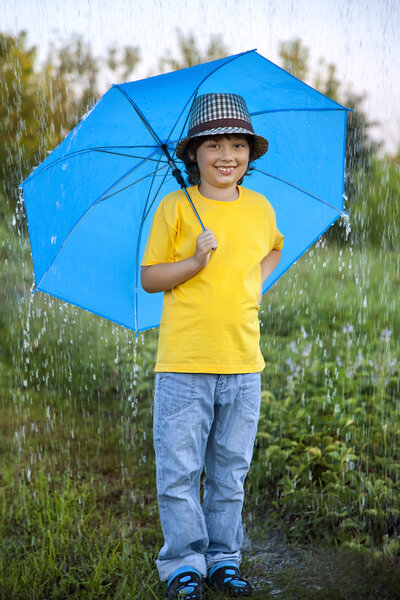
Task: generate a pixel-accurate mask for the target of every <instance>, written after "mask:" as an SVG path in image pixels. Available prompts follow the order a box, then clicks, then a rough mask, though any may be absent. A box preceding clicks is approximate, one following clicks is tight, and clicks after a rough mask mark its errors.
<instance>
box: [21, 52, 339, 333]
mask: <svg viewBox="0 0 400 600" xmlns="http://www.w3.org/2000/svg"><path fill="white" fill-rule="evenodd" d="M209 92H229V93H234V94H240V95H242V96H243V97H244V98H245V100H246V103H247V106H248V108H249V112H250V114H251V118H252V122H253V126H254V130H255V132H256V133H257V134H259V135H262V136H264V137H266V138H267V139H268V141H269V151H268V152H267V154H266V155H264V156H263V157H262V158H261V159H259V160H257V161H256V162H255V163H254V165H255V167H256V168H255V171H253V173H252V175H251V176H250V177H248V178H246V179H245V182H244V185H247V186H248V187H251V188H252V189H254V190H256V191H258V192H261V193H263V194H264V195H265V196H266V197H267V198H268V200H269V201H270V202H271V204H272V205H273V207H274V209H275V212H276V217H277V223H278V227H279V229H280V231H281V232H282V233H283V234H284V236H285V246H284V250H283V251H282V260H281V262H280V263H279V265H278V267H277V269H276V270H275V271H274V273H273V274H272V276H271V277H270V278H269V280H268V282H267V286H266V287H265V289H264V292H265V290H266V289H267V287H269V286H271V285H272V284H273V283H274V282H275V281H276V280H277V279H278V278H279V277H280V276H281V275H282V274H283V273H284V272H285V271H286V270H287V269H288V268H289V267H290V265H292V264H293V263H294V262H295V261H296V260H297V259H298V258H299V257H300V256H301V255H302V254H303V253H304V252H305V250H306V249H307V248H308V247H309V246H310V245H312V244H313V243H314V241H315V240H317V239H318V238H319V237H320V236H321V234H322V233H323V232H324V231H325V230H326V229H327V228H328V227H329V226H330V225H331V224H332V223H334V221H335V220H336V219H337V218H338V217H339V216H340V215H341V214H343V190H344V162H345V137H346V115H347V109H346V108H345V107H343V106H341V105H340V104H337V103H336V102H334V101H332V100H330V99H329V98H327V97H326V96H324V95H323V94H321V93H320V92H318V91H316V90H314V89H313V88H311V87H309V86H308V85H306V84H305V83H303V82H301V81H300V80H298V79H296V78H295V77H293V76H292V75H290V74H289V73H287V72H286V71H284V70H283V69H281V68H280V67H278V66H276V65H275V64H273V63H271V62H270V61H268V60H267V59H265V58H264V57H262V56H261V55H260V54H258V53H257V52H256V51H249V52H245V53H242V54H238V55H235V56H230V57H227V58H223V59H220V60H216V61H212V62H209V63H206V64H202V65H197V66H195V67H191V68H188V69H182V70H180V71H175V72H172V73H167V74H164V75H159V76H157V77H151V78H148V79H144V80H141V81H135V82H131V83H125V84H122V85H114V86H112V87H111V89H110V90H109V91H108V92H107V93H106V94H105V95H104V96H103V97H102V98H101V99H100V100H99V101H98V102H97V104H96V105H95V106H94V107H93V108H92V110H91V111H90V112H89V113H88V114H87V115H85V117H84V118H83V119H82V121H81V122H80V123H79V124H78V125H77V126H76V127H75V129H73V131H72V132H71V133H70V134H69V135H68V136H67V137H66V138H65V139H64V141H63V142H62V143H61V144H60V145H59V146H58V147H57V148H56V149H55V150H54V151H53V152H52V153H51V154H50V155H49V156H48V157H47V158H46V159H45V160H44V161H43V162H42V163H41V164H40V165H39V166H38V167H37V168H36V169H35V170H34V171H33V172H32V173H31V174H30V176H29V177H28V178H27V179H26V180H25V181H24V182H23V183H22V185H21V187H22V190H23V195H24V200H25V206H26V213H27V220H28V229H29V236H30V243H31V252H32V259H33V266H34V272H35V291H36V290H41V291H43V292H46V293H48V294H51V295H52V296H56V297H58V298H60V299H62V300H65V301H67V302H70V303H72V304H75V305H77V306H80V307H82V308H85V309H87V310H89V311H91V312H93V313H96V314H98V315H101V316H102V317H105V318H107V319H110V320H112V321H114V322H116V323H120V324H121V325H124V326H126V327H128V328H130V329H133V330H135V331H142V330H145V329H149V328H151V327H155V326H157V325H158V324H159V319H160V315H161V309H162V294H147V293H146V292H145V291H144V290H143V289H142V288H141V285H140V261H141V258H142V255H143V251H144V247H145V243H146V240H147V236H148V233H149V228H150V225H151V222H152V218H153V214H154V211H155V209H156V208H157V206H158V204H159V202H160V201H161V199H162V198H163V197H164V196H165V195H166V194H168V193H169V192H172V191H173V190H176V189H177V188H178V187H179V186H178V184H177V181H176V179H175V177H174V176H173V170H174V164H173V163H172V162H171V161H169V159H168V158H167V155H170V156H171V157H174V150H175V146H176V143H177V141H178V140H179V139H180V138H181V137H184V136H185V134H186V131H187V121H188V115H189V112H190V108H191V105H192V103H193V100H194V98H195V97H196V96H197V95H199V94H204V93H209ZM177 164H178V166H179V161H177ZM180 166H182V165H180ZM200 217H201V215H200ZM205 226H207V223H205Z"/></svg>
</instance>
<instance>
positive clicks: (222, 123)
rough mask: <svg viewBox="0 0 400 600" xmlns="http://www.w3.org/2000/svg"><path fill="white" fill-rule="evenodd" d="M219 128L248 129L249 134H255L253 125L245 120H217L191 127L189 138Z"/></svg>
mask: <svg viewBox="0 0 400 600" xmlns="http://www.w3.org/2000/svg"><path fill="white" fill-rule="evenodd" d="M217 127H241V128H242V129H247V130H248V131H249V132H251V133H254V129H253V127H252V125H251V123H249V122H248V121H245V120H244V119H215V120H214V121H206V122H205V123H200V124H199V125H195V126H194V127H191V128H190V129H189V131H188V137H192V136H194V135H196V134H197V133H201V132H203V131H207V130H208V129H215V128H217Z"/></svg>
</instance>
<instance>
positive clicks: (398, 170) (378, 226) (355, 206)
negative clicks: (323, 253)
mask: <svg viewBox="0 0 400 600" xmlns="http://www.w3.org/2000/svg"><path fill="white" fill-rule="evenodd" d="M354 187H355V192H354V199H353V202H352V204H351V207H350V217H351V223H352V230H353V234H352V237H353V239H354V243H355V244H356V245H357V246H360V247H361V246H364V245H365V244H367V245H372V246H374V247H376V248H381V249H383V250H385V251H390V250H396V249H398V248H399V240H400V202H399V198H400V166H399V165H398V164H396V163H395V162H393V161H391V160H389V159H388V158H386V159H384V160H377V159H374V160H373V161H372V163H371V169H370V170H369V171H366V170H363V169H359V170H358V171H357V172H356V173H355V174H354ZM395 276H396V274H395Z"/></svg>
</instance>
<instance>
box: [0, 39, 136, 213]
mask: <svg viewBox="0 0 400 600" xmlns="http://www.w3.org/2000/svg"><path fill="white" fill-rule="evenodd" d="M139 60H140V55H139V50H138V48H135V47H132V46H125V47H122V48H121V49H120V50H119V52H118V51H117V50H116V49H111V50H109V53H108V57H107V58H106V59H101V58H96V57H94V56H93V55H92V52H91V48H90V46H89V45H88V44H86V43H84V42H83V40H82V38H81V37H79V36H75V37H73V38H72V39H70V40H69V41H67V42H66V43H65V44H64V45H63V46H61V47H54V46H52V47H51V48H50V50H49V52H48V55H47V58H46V60H45V62H44V64H43V65H38V64H37V61H36V48H35V47H32V48H27V45H26V34H25V33H24V32H22V33H20V34H18V35H17V36H16V37H13V36H10V35H6V34H0V74H1V81H2V86H1V89H0V165H1V167H0V169H1V170H0V179H1V185H0V191H2V192H3V194H4V197H5V198H6V201H7V205H8V207H4V206H3V207H2V212H4V210H10V209H11V210H12V211H13V210H14V209H15V205H16V202H17V199H18V185H19V184H20V183H21V181H22V180H23V179H24V178H25V177H26V176H27V175H28V174H29V172H30V171H31V169H32V168H33V167H34V166H35V165H37V164H39V163H40V162H41V161H42V160H43V159H44V158H45V156H46V153H47V152H48V151H50V150H52V148H54V147H55V146H56V145H57V144H59V143H60V142H61V140H62V139H63V138H64V137H65V135H66V134H67V133H68V132H69V131H70V130H71V129H73V127H74V126H75V125H76V124H77V123H78V121H79V120H80V119H81V118H82V116H83V115H84V114H85V113H86V112H87V111H88V110H89V109H90V108H91V106H92V105H93V104H94V103H95V102H96V101H97V99H98V98H99V95H100V92H99V71H100V68H101V67H102V68H103V67H104V66H107V68H108V69H109V70H110V71H111V72H112V73H113V76H117V77H118V78H120V77H123V78H125V77H127V76H129V75H130V74H131V73H132V71H133V70H134V69H135V68H136V66H137V64H138V62H139Z"/></svg>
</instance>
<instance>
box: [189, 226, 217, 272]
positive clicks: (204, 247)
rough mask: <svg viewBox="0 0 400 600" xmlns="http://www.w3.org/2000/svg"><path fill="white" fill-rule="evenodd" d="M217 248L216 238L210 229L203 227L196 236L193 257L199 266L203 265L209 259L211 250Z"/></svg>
mask: <svg viewBox="0 0 400 600" xmlns="http://www.w3.org/2000/svg"><path fill="white" fill-rule="evenodd" d="M217 248H218V243H217V240H216V239H215V236H214V234H213V232H212V231H211V230H210V229H205V230H204V231H203V232H202V233H201V234H200V235H199V237H198V238H197V241H196V251H195V253H194V255H193V258H194V259H195V261H196V262H197V264H198V265H199V267H200V268H203V267H205V266H206V265H207V264H208V261H209V260H210V253H211V250H216V249H217Z"/></svg>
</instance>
